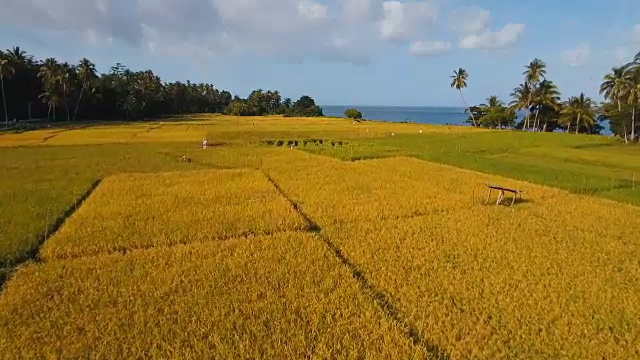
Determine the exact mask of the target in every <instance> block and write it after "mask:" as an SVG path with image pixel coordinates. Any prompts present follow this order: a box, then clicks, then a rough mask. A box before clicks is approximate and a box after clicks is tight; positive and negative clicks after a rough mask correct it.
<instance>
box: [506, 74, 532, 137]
mask: <svg viewBox="0 0 640 360" xmlns="http://www.w3.org/2000/svg"><path fill="white" fill-rule="evenodd" d="M510 96H511V98H512V99H513V100H512V101H511V102H510V103H509V106H510V107H511V109H513V110H515V111H519V110H524V109H529V98H530V97H531V87H530V86H529V84H528V83H526V82H525V83H523V84H520V85H518V86H517V87H516V88H514V89H513V92H512V93H511V95H510ZM525 121H526V120H525ZM524 125H526V122H525V124H523V127H524Z"/></svg>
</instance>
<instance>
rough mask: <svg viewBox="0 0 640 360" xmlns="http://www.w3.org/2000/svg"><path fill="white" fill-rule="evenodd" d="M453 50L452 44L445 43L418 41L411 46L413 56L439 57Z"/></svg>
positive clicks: (410, 51)
mask: <svg viewBox="0 0 640 360" xmlns="http://www.w3.org/2000/svg"><path fill="white" fill-rule="evenodd" d="M449 49H451V43H449V42H444V41H416V42H414V43H413V44H411V48H410V49H409V53H410V54H411V55H439V54H443V53H446V52H447V51H449Z"/></svg>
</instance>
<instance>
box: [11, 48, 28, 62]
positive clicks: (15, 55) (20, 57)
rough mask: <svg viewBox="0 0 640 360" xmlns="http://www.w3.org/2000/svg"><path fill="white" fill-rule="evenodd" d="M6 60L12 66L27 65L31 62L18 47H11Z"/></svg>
mask: <svg viewBox="0 0 640 360" xmlns="http://www.w3.org/2000/svg"><path fill="white" fill-rule="evenodd" d="M6 54H7V59H8V60H9V61H11V62H12V63H13V64H14V65H18V64H25V65H26V64H27V63H28V62H30V61H31V57H30V56H27V53H26V52H25V51H24V50H22V49H21V48H20V47H19V46H16V47H13V48H11V49H9V50H7V53H6Z"/></svg>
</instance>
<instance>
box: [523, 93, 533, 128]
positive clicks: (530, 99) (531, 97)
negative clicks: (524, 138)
mask: <svg viewBox="0 0 640 360" xmlns="http://www.w3.org/2000/svg"><path fill="white" fill-rule="evenodd" d="M532 100H533V94H531V93H529V101H528V102H527V121H526V122H525V126H526V128H527V130H529V127H530V126H531V101H532Z"/></svg>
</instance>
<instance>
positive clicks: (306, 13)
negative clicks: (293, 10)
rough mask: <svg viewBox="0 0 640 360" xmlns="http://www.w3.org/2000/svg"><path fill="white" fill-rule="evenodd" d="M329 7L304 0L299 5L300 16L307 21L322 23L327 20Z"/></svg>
mask: <svg viewBox="0 0 640 360" xmlns="http://www.w3.org/2000/svg"><path fill="white" fill-rule="evenodd" d="M328 9H329V7H328V6H327V5H322V4H318V3H314V2H313V1H310V0H303V1H302V2H300V3H299V4H298V15H299V16H300V17H301V18H302V19H304V20H307V21H322V20H325V19H326V18H327V10H328Z"/></svg>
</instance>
